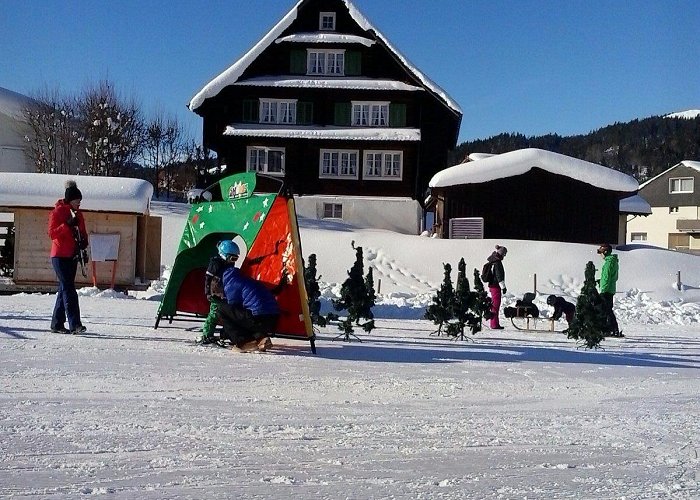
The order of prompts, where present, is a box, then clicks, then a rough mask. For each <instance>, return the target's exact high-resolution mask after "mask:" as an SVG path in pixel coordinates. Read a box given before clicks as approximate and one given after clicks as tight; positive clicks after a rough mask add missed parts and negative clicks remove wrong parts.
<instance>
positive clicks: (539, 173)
mask: <svg viewBox="0 0 700 500" xmlns="http://www.w3.org/2000/svg"><path fill="white" fill-rule="evenodd" d="M638 188H639V185H638V184H637V181H636V180H635V179H634V178H633V177H631V176H629V175H626V174H623V173H621V172H618V171H616V170H612V169H610V168H607V167H604V166H602V165H598V164H595V163H590V162H587V161H583V160H579V159H577V158H571V157H569V156H565V155H562V154H558V153H552V152H550V151H544V150H541V149H520V150H517V151H511V152H509V153H503V154H500V155H495V156H490V157H486V158H483V159H479V160H476V161H470V162H467V163H462V164H459V165H455V166H453V167H450V168H448V169H446V170H443V171H441V172H438V173H437V174H436V175H435V176H434V177H433V178H432V179H431V180H430V196H429V198H428V200H426V208H430V209H432V210H434V212H435V225H434V232H435V234H436V235H438V236H439V237H440V238H487V239H499V238H502V239H520V240H545V241H565V242H571V243H591V244H600V243H602V242H608V243H617V242H619V239H620V236H619V233H620V200H622V199H623V198H627V197H629V196H631V195H633V194H635V193H636V192H637V189H638Z"/></svg>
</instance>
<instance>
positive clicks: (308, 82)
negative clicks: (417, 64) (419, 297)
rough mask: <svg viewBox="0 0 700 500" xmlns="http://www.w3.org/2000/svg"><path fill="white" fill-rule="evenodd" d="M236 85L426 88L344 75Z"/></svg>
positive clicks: (267, 78) (275, 78) (269, 78)
mask: <svg viewBox="0 0 700 500" xmlns="http://www.w3.org/2000/svg"><path fill="white" fill-rule="evenodd" d="M234 85H249V86H251V87H286V88H305V89H308V88H325V89H353V90H358V89H359V90H366V89H369V90H406V91H409V92H413V91H417V90H421V91H422V90H424V89H423V87H416V86H415V85H409V84H407V83H404V82H400V81H398V80H385V79H380V78H362V77H344V78H323V77H316V76H314V77H308V76H291V75H281V76H258V77H255V78H249V79H247V80H239V81H237V82H236V83H234Z"/></svg>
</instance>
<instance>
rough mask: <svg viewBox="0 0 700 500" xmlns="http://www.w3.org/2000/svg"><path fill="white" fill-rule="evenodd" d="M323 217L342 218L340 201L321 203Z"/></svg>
mask: <svg viewBox="0 0 700 500" xmlns="http://www.w3.org/2000/svg"><path fill="white" fill-rule="evenodd" d="M323 218H324V219H342V218H343V205H342V204H340V203H324V204H323Z"/></svg>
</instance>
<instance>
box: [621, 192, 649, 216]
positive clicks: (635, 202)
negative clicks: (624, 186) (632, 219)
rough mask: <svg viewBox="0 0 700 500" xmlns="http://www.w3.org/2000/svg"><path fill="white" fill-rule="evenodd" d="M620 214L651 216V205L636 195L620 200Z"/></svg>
mask: <svg viewBox="0 0 700 500" xmlns="http://www.w3.org/2000/svg"><path fill="white" fill-rule="evenodd" d="M620 212H621V213H623V214H638V215H649V214H651V205H649V202H648V201H647V200H645V199H644V198H642V197H641V196H639V195H638V194H635V195H632V196H628V197H627V198H622V199H621V200H620Z"/></svg>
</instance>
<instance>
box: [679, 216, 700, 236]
mask: <svg viewBox="0 0 700 500" xmlns="http://www.w3.org/2000/svg"><path fill="white" fill-rule="evenodd" d="M676 229H677V230H678V231H682V232H684V233H700V219H678V220H677V221H676Z"/></svg>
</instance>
